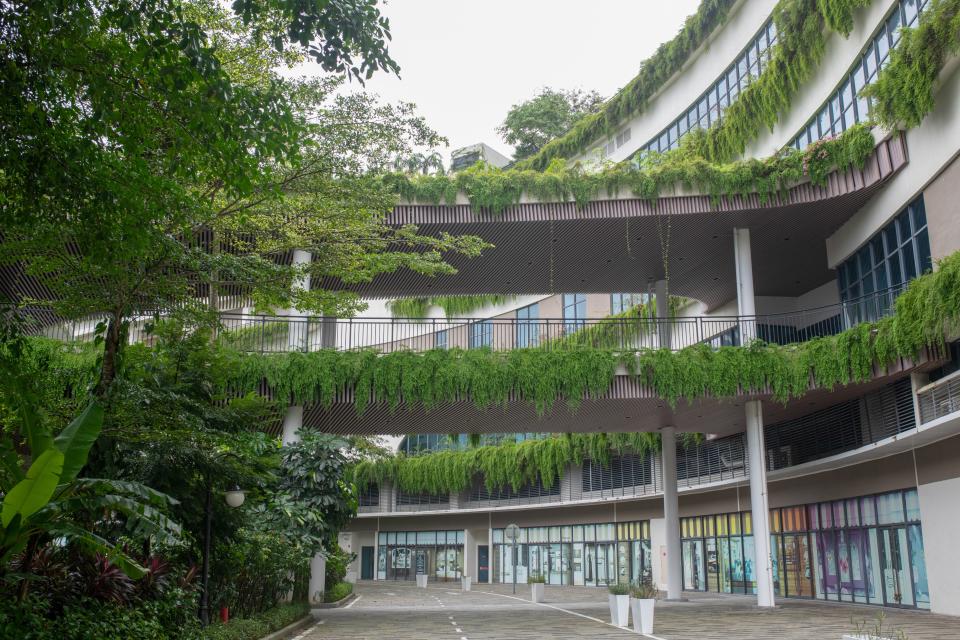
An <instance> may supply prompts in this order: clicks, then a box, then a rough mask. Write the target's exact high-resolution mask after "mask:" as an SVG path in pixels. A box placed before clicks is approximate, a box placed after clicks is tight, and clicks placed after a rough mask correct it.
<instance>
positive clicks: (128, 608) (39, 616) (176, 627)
mask: <svg viewBox="0 0 960 640" xmlns="http://www.w3.org/2000/svg"><path fill="white" fill-rule="evenodd" d="M195 613H196V602H195V599H194V597H193V595H192V594H190V593H188V592H186V591H183V590H181V589H171V590H170V591H169V592H168V593H166V594H165V595H164V596H163V597H162V598H160V599H158V600H154V601H150V602H143V603H139V604H136V605H130V604H127V605H117V604H112V603H105V602H102V601H100V600H95V599H93V598H88V597H82V598H77V599H76V600H74V601H72V602H71V603H70V604H69V605H67V606H65V607H64V609H63V612H62V613H61V614H59V615H51V614H50V606H49V602H47V601H46V600H44V599H43V598H40V597H37V596H32V597H29V598H27V599H26V601H24V602H23V603H18V602H16V601H15V600H13V599H12V598H10V599H7V598H3V599H0V638H22V640H128V639H129V638H137V639H138V640H184V639H187V638H197V637H199V636H198V633H199V628H200V627H199V622H197V619H196V615H195Z"/></svg>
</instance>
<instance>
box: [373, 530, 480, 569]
mask: <svg viewBox="0 0 960 640" xmlns="http://www.w3.org/2000/svg"><path fill="white" fill-rule="evenodd" d="M463 539H464V536H463V530H454V531H389V532H387V531H381V532H380V534H379V536H378V537H377V579H378V580H413V579H414V578H415V577H416V576H417V575H426V576H428V578H429V579H430V580H441V581H446V580H459V579H460V578H461V577H462V576H463V575H464V574H465V573H468V572H465V571H464V567H463Z"/></svg>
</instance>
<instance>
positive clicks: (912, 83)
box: [863, 0, 960, 129]
mask: <svg viewBox="0 0 960 640" xmlns="http://www.w3.org/2000/svg"><path fill="white" fill-rule="evenodd" d="M958 52H960V0H933V2H932V3H931V5H930V6H929V7H927V8H926V9H925V10H924V12H923V13H922V14H920V22H919V24H918V25H917V26H916V27H914V28H907V29H902V30H901V31H900V43H899V44H898V45H897V48H896V49H894V50H893V52H891V54H890V61H889V63H888V64H887V66H886V67H884V68H883V69H882V70H881V71H880V75H879V76H878V78H877V81H876V82H874V83H873V84H872V85H869V86H868V87H866V89H864V91H863V95H864V96H867V97H870V98H872V100H873V103H872V109H871V116H872V117H873V118H874V119H875V120H877V121H878V122H879V123H881V124H883V125H884V126H886V127H888V128H891V129H892V128H894V127H900V126H905V127H908V128H909V127H915V126H917V125H919V124H920V122H921V121H922V120H923V118H924V117H925V116H926V115H927V114H928V113H930V112H931V111H932V110H933V106H934V98H933V92H934V85H935V83H936V81H937V78H938V76H939V75H940V72H941V71H942V69H943V66H944V64H945V63H946V60H947V58H948V57H949V56H950V55H956V54H957V53H958Z"/></svg>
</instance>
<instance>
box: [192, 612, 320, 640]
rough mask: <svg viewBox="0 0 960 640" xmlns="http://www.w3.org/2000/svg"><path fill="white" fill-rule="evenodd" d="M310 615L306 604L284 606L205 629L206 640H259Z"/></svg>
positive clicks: (204, 636)
mask: <svg viewBox="0 0 960 640" xmlns="http://www.w3.org/2000/svg"><path fill="white" fill-rule="evenodd" d="M308 613H310V605H308V604H306V603H296V604H282V605H280V606H278V607H274V608H273V609H269V610H267V611H264V612H263V613H260V614H257V615H256V616H254V617H252V618H238V619H236V620H231V621H230V622H228V623H227V624H213V625H210V626H209V627H207V628H206V629H204V631H203V636H202V637H203V638H204V640H259V639H260V638H262V637H263V636H265V635H267V634H268V633H272V632H274V631H278V630H280V629H283V628H284V627H285V626H287V625H288V624H292V623H294V622H296V621H297V620H299V619H300V618H302V617H303V616H305V615H307V614H308Z"/></svg>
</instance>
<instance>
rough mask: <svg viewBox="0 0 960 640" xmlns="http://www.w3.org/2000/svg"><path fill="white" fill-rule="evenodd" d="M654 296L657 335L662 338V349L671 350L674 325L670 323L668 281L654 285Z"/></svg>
mask: <svg viewBox="0 0 960 640" xmlns="http://www.w3.org/2000/svg"><path fill="white" fill-rule="evenodd" d="M654 287H655V288H654V296H655V298H654V299H655V300H656V305H657V320H658V322H657V335H658V336H659V338H660V345H659V346H660V348H661V349H670V348H672V345H673V323H672V322H671V321H670V294H669V291H668V290H667V281H666V280H657V282H656V284H655V285H654Z"/></svg>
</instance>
